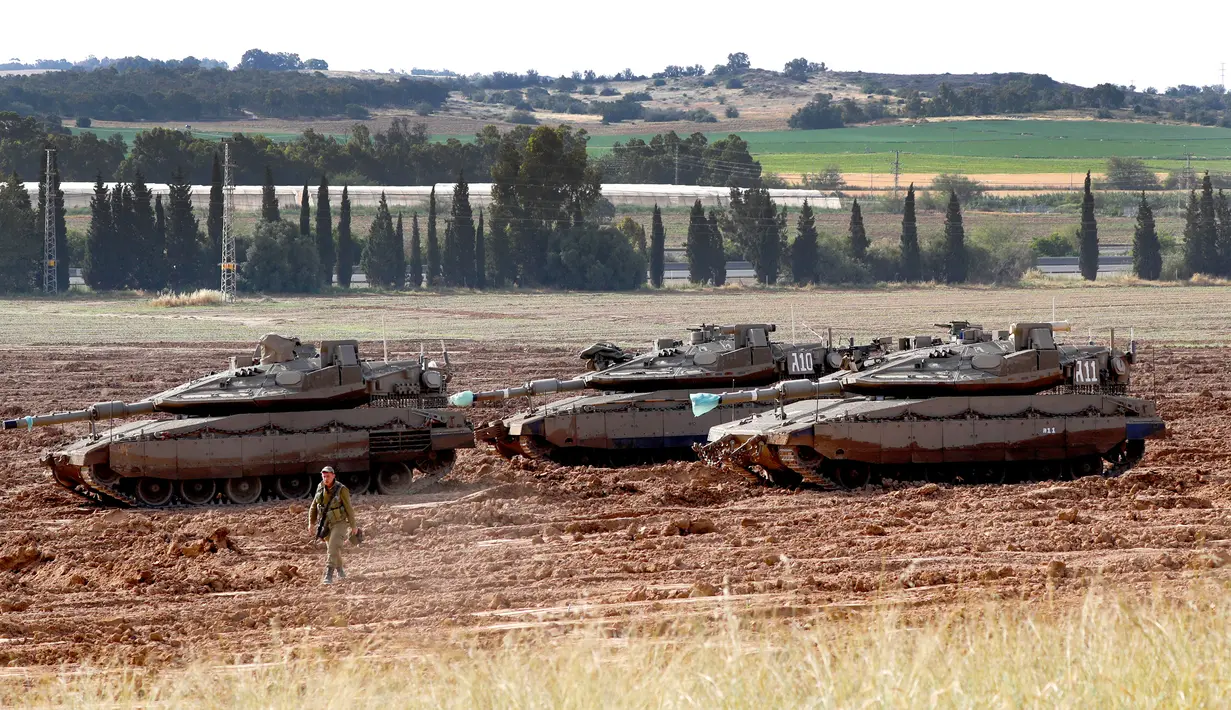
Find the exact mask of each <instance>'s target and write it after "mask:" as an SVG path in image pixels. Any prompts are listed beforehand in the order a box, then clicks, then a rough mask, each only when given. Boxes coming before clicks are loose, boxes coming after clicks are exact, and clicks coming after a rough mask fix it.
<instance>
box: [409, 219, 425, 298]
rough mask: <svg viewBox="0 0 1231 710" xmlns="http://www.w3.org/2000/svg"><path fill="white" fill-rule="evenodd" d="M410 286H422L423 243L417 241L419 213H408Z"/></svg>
mask: <svg viewBox="0 0 1231 710" xmlns="http://www.w3.org/2000/svg"><path fill="white" fill-rule="evenodd" d="M410 287H411V288H422V287H423V245H422V244H420V242H419V213H418V212H414V213H411V215H410Z"/></svg>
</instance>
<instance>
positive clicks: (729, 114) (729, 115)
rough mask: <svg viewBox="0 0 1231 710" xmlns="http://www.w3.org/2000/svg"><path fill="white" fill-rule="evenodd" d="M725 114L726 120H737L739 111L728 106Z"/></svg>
mask: <svg viewBox="0 0 1231 710" xmlns="http://www.w3.org/2000/svg"><path fill="white" fill-rule="evenodd" d="M726 114H727V118H739V109H737V108H735V107H734V106H728V107H727V111H726Z"/></svg>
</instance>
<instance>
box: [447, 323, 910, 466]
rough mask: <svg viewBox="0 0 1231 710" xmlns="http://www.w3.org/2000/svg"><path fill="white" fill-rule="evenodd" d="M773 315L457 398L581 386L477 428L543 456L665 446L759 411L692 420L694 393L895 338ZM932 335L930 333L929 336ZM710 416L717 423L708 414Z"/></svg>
mask: <svg viewBox="0 0 1231 710" xmlns="http://www.w3.org/2000/svg"><path fill="white" fill-rule="evenodd" d="M776 331H777V328H776V326H774V325H773V324H772V323H744V324H737V325H725V326H724V325H710V324H702V325H700V326H698V327H695V328H690V329H689V332H688V334H687V336H686V337H685V338H682V339H677V338H659V339H656V340H654V341H653V342H652V343H650V344H649V347H647V348H646V349H645V350H644V351H643V352H641V353H637V354H633V353H629V352H627V351H625V350H624V349H622V348H620V347H619V346H616V345H614V344H612V343H609V342H601V343H596V344H594V345H592V346H590V347H589V348H586V349H585V350H583V351H581V353H580V354H579V357H580V358H581V359H582V360H584V361H586V365H587V372H585V373H584V374H580V375H578V376H577V377H573V378H569V379H541V380H532V381H530V382H526V383H525V384H522V385H519V386H515V387H506V388H500V389H493V390H487V391H482V392H472V391H469V390H467V391H464V392H458V393H456V394H454V395H453V396H452V397H450V398H449V401H450V403H451V404H453V405H454V406H458V407H469V406H472V405H474V404H476V403H483V402H499V401H502V400H508V399H514V398H519V397H526V398H533V397H540V396H546V395H554V394H568V393H575V394H574V396H572V397H568V398H564V399H560V400H557V401H553V402H551V403H549V404H546V405H544V406H541V407H538V408H534V409H531V410H530V411H527V412H523V413H521V414H518V415H515V416H512V417H507V418H505V419H503V420H499V421H495V422H491V423H489V424H487V425H486V426H483V427H480V428H479V429H478V430H477V431H476V436H477V437H478V438H479V440H481V441H486V442H488V443H491V444H493V445H494V446H496V448H497V449H498V450H499V451H500V452H501V453H503V454H505V455H507V456H513V455H518V454H520V455H525V456H543V455H548V454H553V453H560V452H562V451H563V450H566V449H567V450H577V451H583V452H586V451H588V452H597V451H600V450H602V451H609V450H612V449H639V450H653V451H655V452H657V453H658V454H665V453H666V452H668V451H672V450H679V451H680V452H682V453H685V454H686V455H690V454H687V452H689V449H688V447H689V446H691V445H692V444H693V443H696V442H698V441H703V440H704V438H705V435H706V432H707V431H708V429H709V425H710V424H711V423H720V422H723V421H729V420H730V419H731V418H732V417H738V416H745V415H747V414H749V413H752V412H755V411H759V408H758V407H757V406H742V405H741V406H733V407H727V408H725V409H723V410H722V411H719V412H717V413H715V414H714V415H713V416H711V417H710V418H709V419H707V420H706V422H699V421H692V420H691V417H690V416H689V415H688V412H687V405H688V395H689V394H690V393H691V392H695V391H697V390H698V389H703V388H713V387H740V386H757V385H763V384H769V383H772V382H777V381H779V380H782V379H786V378H815V377H821V376H823V375H825V374H826V373H832V372H834V371H836V370H838V369H840V368H843V367H845V368H849V369H850V370H852V371H857V370H858V369H859V368H860V367H862V366H863V364H864V363H865V362H870V361H872V360H875V359H877V358H879V357H881V356H882V355H883V354H884V353H886V352H888V351H889V350H890V349H891V348H892V342H893V341H892V340H891V339H889V338H882V339H878V340H876V341H873V342H872V343H870V344H868V345H855V344H854V343H853V342H848V343H847V344H842V345H832V346H831V345H830V344H829V343H821V342H813V343H803V344H788V343H780V342H776V341H774V340H773V339H772V335H773V334H774V333H775V332H776ZM928 342H929V344H930V343H931V340H930V338H929V341H928ZM707 422H708V423H707Z"/></svg>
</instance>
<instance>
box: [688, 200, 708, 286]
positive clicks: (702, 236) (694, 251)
mask: <svg viewBox="0 0 1231 710" xmlns="http://www.w3.org/2000/svg"><path fill="white" fill-rule="evenodd" d="M709 232H710V225H709V222H707V221H706V219H705V208H703V207H702V206H701V200H697V201H695V202H693V203H692V210H691V211H689V213H688V241H687V242H685V253H686V254H687V256H688V280H689V281H691V282H693V283H695V284H703V283H706V282H708V281H709V280H710V278H711V277H712V276H713V271H714V267H713V259H714V256H713V253H712V252H713V249H712V247H711V246H710V235H709Z"/></svg>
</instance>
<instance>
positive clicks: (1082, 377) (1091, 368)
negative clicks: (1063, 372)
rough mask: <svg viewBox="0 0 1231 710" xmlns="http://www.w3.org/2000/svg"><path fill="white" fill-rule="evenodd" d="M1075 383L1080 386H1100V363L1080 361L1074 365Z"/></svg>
mask: <svg viewBox="0 0 1231 710" xmlns="http://www.w3.org/2000/svg"><path fill="white" fill-rule="evenodd" d="M1074 366H1075V367H1074V368H1073V383H1074V384H1078V385H1097V384H1098V361H1097V360H1078V361H1077V362H1076V363H1074Z"/></svg>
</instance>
